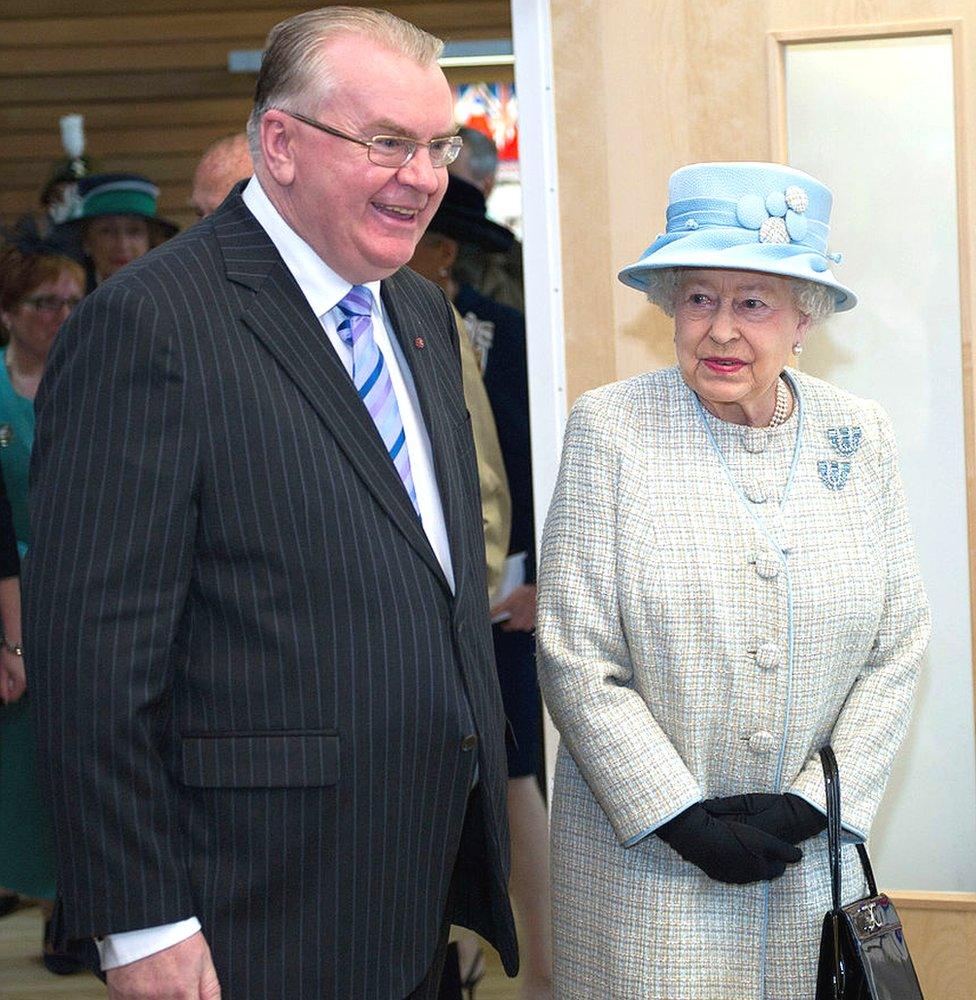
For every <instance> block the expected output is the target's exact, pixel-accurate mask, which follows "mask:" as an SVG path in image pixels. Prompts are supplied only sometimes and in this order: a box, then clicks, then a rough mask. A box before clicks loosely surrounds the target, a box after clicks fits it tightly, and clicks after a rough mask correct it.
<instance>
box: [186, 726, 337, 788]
mask: <svg viewBox="0 0 976 1000" xmlns="http://www.w3.org/2000/svg"><path fill="white" fill-rule="evenodd" d="M181 743H182V747H181V758H180V763H181V768H182V774H181V780H182V782H183V784H184V785H188V786H190V787H191V788H317V787H321V786H323V785H334V784H335V783H336V782H337V781H338V780H339V734H338V733H336V732H331V731H312V732H261V733H247V734H241V735H237V736H222V735H213V736H208V735H206V734H202V735H196V736H184V737H183V738H182V741H181Z"/></svg>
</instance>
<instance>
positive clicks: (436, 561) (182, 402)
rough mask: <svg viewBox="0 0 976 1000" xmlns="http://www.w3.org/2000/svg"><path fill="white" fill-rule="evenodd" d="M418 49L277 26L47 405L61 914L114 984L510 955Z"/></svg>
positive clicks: (431, 61)
mask: <svg viewBox="0 0 976 1000" xmlns="http://www.w3.org/2000/svg"><path fill="white" fill-rule="evenodd" d="M439 51H440V43H439V42H438V41H437V40H436V39H433V38H431V36H429V35H426V34H425V33H424V32H421V31H419V30H418V29H416V28H414V27H413V26H411V25H408V24H405V23H404V22H402V21H399V20H398V19H396V18H394V17H392V16H391V15H388V14H385V13H383V12H377V11H370V10H366V9H364V8H338V7H335V8H326V9H324V10H322V11H313V12H309V13H308V14H304V15H300V16H298V17H296V18H292V19H290V20H289V21H286V22H283V23H282V24H280V25H278V26H277V27H276V28H275V29H273V31H272V33H271V35H270V36H269V40H268V48H267V50H266V52H265V58H264V61H263V65H262V70H261V74H260V76H259V80H258V85H257V92H256V97H255V108H254V111H253V113H252V116H251V121H250V123H249V134H250V136H251V142H252V151H253V152H254V155H255V177H254V178H253V179H252V180H251V181H250V182H249V183H248V184H247V185H246V186H238V188H237V189H235V191H234V192H232V194H231V195H230V196H229V198H228V199H227V200H226V201H225V202H224V204H223V205H222V206H221V207H220V208H219V209H218V210H217V212H216V213H215V214H214V215H213V216H211V217H210V218H209V219H207V220H206V221H205V222H203V223H201V224H200V225H198V226H196V227H194V228H193V229H192V230H190V231H189V232H187V233H185V234H183V235H182V236H180V237H177V238H176V239H174V240H172V241H171V242H170V243H168V244H166V245H165V246H164V247H161V248H160V249H159V250H158V251H156V252H154V253H152V254H149V255H148V256H147V257H145V258H143V259H142V260H140V261H138V262H136V263H134V264H132V265H130V266H129V267H127V268H126V269H125V270H124V271H122V272H120V273H119V275H118V276H117V277H115V278H113V279H112V280H110V281H108V282H106V283H104V284H103V286H101V287H100V288H99V289H98V291H97V292H96V293H94V294H93V295H92V296H91V297H90V298H89V299H88V300H86V302H85V303H84V304H83V306H82V307H81V308H80V309H79V310H78V311H77V313H76V314H75V316H74V317H73V319H72V322H71V323H70V324H69V325H68V326H66V327H65V329H64V331H63V333H62V335H61V337H60V339H59V341H58V344H57V345H56V348H55V350H54V352H53V353H52V357H51V361H50V365H49V368H48V374H47V375H46V377H45V382H44V384H43V386H42V388H41V392H40V393H39V396H38V432H37V444H36V449H35V465H34V467H33V476H34V491H33V495H32V504H33V514H34V517H33V526H32V527H33V537H34V539H35V541H34V548H33V550H32V553H31V557H30V561H29V567H28V573H27V579H26V589H27V597H26V601H27V607H26V613H25V619H26V623H25V645H26V646H27V655H28V669H29V671H30V674H31V681H32V684H33V686H34V689H35V691H36V692H37V696H38V697H37V702H38V716H39V733H40V736H39V739H40V742H41V754H42V758H43V769H44V773H45V778H46V784H47V786H48V789H49V793H50V797H51V802H52V805H53V808H54V811H55V816H56V825H57V839H58V851H59V856H60V873H59V880H60V899H59V906H58V910H57V913H56V920H57V926H56V929H55V933H56V934H57V935H58V936H60V937H61V938H68V939H70V938H80V937H84V936H87V935H96V936H98V937H103V938H104V940H103V941H102V942H101V945H100V948H101V952H102V965H103V968H104V969H106V970H107V977H108V983H109V995H110V996H111V997H114V998H118V1000H130V998H133V1000H134V998H140V1000H141V998H162V997H167V998H170V997H174V998H175V997H179V998H183V997H186V998H190V997H192V998H197V997H201V998H202V997H206V998H212V997H217V996H222V997H224V998H233V1000H262V998H267V1000H271V998H274V1000H301V998H308V1000H311V998H320V997H326V998H335V1000H340V998H342V1000H346V998H349V1000H352V998H356V1000H359V998H376V1000H394V998H395V1000H400V998H403V997H428V996H436V988H437V981H438V978H439V967H440V964H442V962H443V953H444V948H445V940H446V931H447V927H448V925H449V924H450V923H452V922H454V923H460V924H464V925H466V926H468V927H471V928H473V929H475V930H477V931H479V932H480V933H482V934H483V935H485V936H486V937H488V938H489V939H490V940H492V941H493V942H494V943H495V944H496V946H497V947H498V949H499V951H500V952H501V954H502V958H503V960H504V962H505V965H506V967H507V968H508V970H509V971H510V972H514V969H515V966H516V964H517V959H516V947H515V939H514V930H513V925H512V919H511V913H510V910H509V905H508V899H507V893H506V882H507V864H508V861H507V843H506V841H507V831H506V826H505V756H504V750H503V727H504V720H503V714H502V709H501V703H500V698H499V694H498V689H497V682H496V679H495V674H494V670H493V667H492V659H491V657H492V650H491V636H490V632H489V630H488V624H487V620H488V616H487V607H486V598H485V580H484V554H483V543H482V536H481V515H480V507H479V499H478V483H477V473H476V466H475V458H474V451H473V447H472V443H471V433H470V426H469V422H468V417H467V413H466V411H465V408H464V403H463V399H462V394H461V379H460V371H459V365H458V353H457V343H456V339H455V338H456V333H455V327H454V323H453V321H452V317H451V312H450V307H449V305H448V303H447V301H446V299H445V298H444V296H443V295H442V294H441V293H440V292H439V291H437V290H435V289H434V287H433V286H432V285H430V284H428V283H427V282H426V281H424V280H423V279H421V278H419V277H418V276H417V275H415V274H413V273H412V272H410V271H408V270H405V269H401V265H402V264H403V263H404V262H405V261H407V260H408V259H409V258H410V256H411V255H412V253H413V249H414V246H415V244H416V241H417V239H419V237H420V235H421V233H422V232H423V229H424V227H425V226H426V224H427V222H428V221H429V219H430V217H431V215H432V214H433V212H434V210H435V209H436V207H437V205H438V203H439V202H440V199H441V197H442V195H443V193H444V188H445V186H446V182H447V174H446V169H445V167H446V163H447V162H448V161H449V160H450V158H451V156H452V155H456V141H455V140H454V139H452V137H451V136H452V132H453V126H452V119H453V109H452V101H451V95H450V90H449V88H448V86H447V83H446V81H445V79H444V76H443V74H442V73H441V71H440V69H439V68H438V67H437V64H436V57H437V55H438V53H439Z"/></svg>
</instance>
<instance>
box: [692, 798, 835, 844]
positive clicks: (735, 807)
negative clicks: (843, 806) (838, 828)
mask: <svg viewBox="0 0 976 1000" xmlns="http://www.w3.org/2000/svg"><path fill="white" fill-rule="evenodd" d="M702 806H703V807H704V808H705V810H706V811H707V812H708V813H709V815H711V816H714V817H715V818H716V819H719V820H722V821H723V822H730V821H731V822H733V823H744V824H745V825H746V826H751V827H753V828H754V829H756V830H762V831H764V832H765V833H771V834H772V835H773V836H774V837H779V838H780V839H781V840H786V841H789V843H791V844H799V843H802V842H803V841H804V840H807V839H808V838H809V837H815V836H816V835H817V834H818V833H820V832H821V831H822V830H826V829H827V817H826V816H824V814H823V813H822V812H818V811H817V810H816V809H814V808H813V806H812V805H810V803H809V802H807V801H806V800H805V799H801V798H800V796H799V795H793V794H792V793H791V792H786V793H785V794H784V795H768V794H766V793H765V792H756V793H753V794H751V795H729V796H728V797H726V798H723V799H708V800H707V801H706V802H703V803H702Z"/></svg>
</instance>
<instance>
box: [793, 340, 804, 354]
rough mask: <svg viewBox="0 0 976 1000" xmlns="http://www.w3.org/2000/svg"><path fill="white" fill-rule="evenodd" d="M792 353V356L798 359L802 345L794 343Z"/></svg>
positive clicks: (801, 351)
mask: <svg viewBox="0 0 976 1000" xmlns="http://www.w3.org/2000/svg"><path fill="white" fill-rule="evenodd" d="M793 353H794V354H795V355H796V356H797V357H799V356H800V355H801V354H802V353H803V345H802V344H801V343H800V342H799V341H797V342H796V343H795V344H794V345H793Z"/></svg>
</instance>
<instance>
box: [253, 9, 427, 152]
mask: <svg viewBox="0 0 976 1000" xmlns="http://www.w3.org/2000/svg"><path fill="white" fill-rule="evenodd" d="M344 34H345V35H360V36H365V37H366V38H370V39H372V40H373V41H374V42H376V43H377V44H379V45H382V46H384V47H385V48H388V49H390V51H392V52H396V53H397V54H399V55H402V56H406V57H407V58H408V59H412V60H414V62H416V63H417V64H418V65H420V66H430V65H432V64H433V63H435V62H436V61H437V59H438V57H439V56H440V54H441V52H442V51H443V50H444V43H443V42H442V41H441V40H440V39H439V38H436V37H435V36H434V35H431V34H429V33H428V32H426V31H424V30H422V29H421V28H418V27H417V26H416V25H414V24H411V23H410V22H409V21H404V20H403V19H402V18H399V17H397V16H396V15H394V14H390V13H389V12H388V11H385V10H374V9H373V8H371V7H322V8H320V9H319V10H309V11H305V13H303V14H296V15H295V16H294V17H290V18H288V19H287V20H285V21H281V22H280V23H279V24H276V25H275V26H274V27H273V28H272V29H271V31H270V32H269V33H268V38H267V41H266V43H265V47H264V55H263V56H262V57H261V70H260V72H259V73H258V80H257V84H256V85H255V88H254V107H253V108H252V109H251V115H250V117H249V118H248V120H247V137H248V141H249V143H250V146H251V155H252V156H253V157H254V158H255V162H258V161H259V158H260V154H261V138H260V134H261V119H262V117H263V116H264V113H265V112H266V111H270V110H271V109H272V108H282V109H288V110H292V111H304V112H306V113H307V112H309V111H311V110H312V108H311V107H310V105H311V104H312V103H313V102H314V101H318V100H321V99H322V98H323V97H324V96H326V94H327V93H328V90H329V88H330V87H331V86H332V85H333V83H334V81H333V80H332V78H331V76H330V73H329V67H328V63H327V60H326V59H325V58H324V56H323V51H322V50H323V49H324V47H325V43H326V42H328V41H329V40H330V39H332V38H335V37H336V36H338V35H344Z"/></svg>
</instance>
